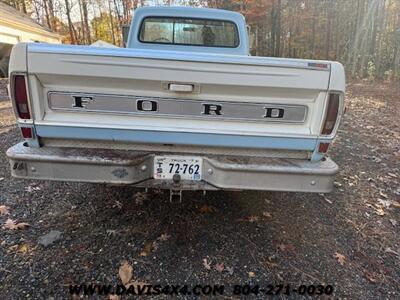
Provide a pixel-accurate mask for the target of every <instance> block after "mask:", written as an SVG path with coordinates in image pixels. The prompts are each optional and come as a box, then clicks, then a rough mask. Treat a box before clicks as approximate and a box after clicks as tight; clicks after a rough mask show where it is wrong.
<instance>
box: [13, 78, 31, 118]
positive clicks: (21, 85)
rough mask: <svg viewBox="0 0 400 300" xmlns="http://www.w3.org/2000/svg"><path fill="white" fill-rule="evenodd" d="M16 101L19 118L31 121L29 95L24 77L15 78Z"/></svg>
mask: <svg viewBox="0 0 400 300" xmlns="http://www.w3.org/2000/svg"><path fill="white" fill-rule="evenodd" d="M14 101H15V105H16V110H17V112H18V117H19V118H21V119H30V118H31V114H30V112H29V105H28V94H27V90H26V84H25V76H24V75H15V76H14Z"/></svg>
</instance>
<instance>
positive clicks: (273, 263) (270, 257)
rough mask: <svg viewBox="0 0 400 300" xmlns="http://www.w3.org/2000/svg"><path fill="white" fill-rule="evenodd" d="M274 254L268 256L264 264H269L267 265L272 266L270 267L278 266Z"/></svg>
mask: <svg viewBox="0 0 400 300" xmlns="http://www.w3.org/2000/svg"><path fill="white" fill-rule="evenodd" d="M273 259H274V258H273V256H268V258H267V259H266V260H264V262H263V263H264V264H265V265H266V266H267V267H270V268H276V267H277V266H278V264H276V263H275V262H273Z"/></svg>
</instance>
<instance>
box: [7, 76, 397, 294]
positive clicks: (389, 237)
mask: <svg viewBox="0 0 400 300" xmlns="http://www.w3.org/2000/svg"><path fill="white" fill-rule="evenodd" d="M399 95H400V86H398V85H397V86H395V85H388V84H384V83H365V82H357V83H352V84H350V85H349V86H348V94H347V100H346V101H347V106H348V110H347V113H346V115H345V117H344V119H343V122H342V126H341V128H340V131H339V136H338V138H337V139H336V141H335V143H334V146H333V147H332V148H331V150H330V155H331V156H332V157H333V159H334V160H335V161H336V162H337V163H338V164H339V166H340V173H339V174H338V176H337V178H336V182H335V190H334V192H333V193H331V194H326V195H322V194H306V193H281V192H268V193H266V192H212V193H211V192H210V193H207V194H206V195H205V196H203V194H202V193H197V192H195V193H186V194H185V195H184V203H183V204H182V205H176V204H170V203H169V201H168V196H169V195H168V193H159V192H149V193H147V194H146V193H144V192H143V191H141V190H138V189H134V188H118V187H109V186H106V185H96V184H79V183H54V182H42V181H28V180H16V179H12V178H11V177H10V175H9V174H10V172H9V165H8V163H7V160H6V158H5V151H6V150H7V148H8V147H10V146H11V145H13V144H14V143H16V142H18V141H19V140H20V137H19V134H18V131H17V130H16V128H15V125H14V124H13V123H14V119H13V117H12V112H11V108H10V104H9V102H5V101H3V102H0V205H5V206H7V207H9V214H8V215H6V214H3V215H0V223H2V224H4V223H5V222H6V221H7V219H8V218H11V219H13V220H18V221H19V222H27V223H29V224H30V227H29V228H26V229H20V230H10V229H7V228H0V298H1V299H70V298H71V296H70V295H69V289H68V287H69V285H70V284H82V283H88V284H89V283H99V284H111V285H118V284H121V278H120V275H119V268H120V266H121V264H122V262H123V261H127V263H128V264H129V265H131V266H132V267H133V277H134V279H135V280H137V281H140V282H145V283H149V284H179V285H183V284H188V285H195V284H211V285H214V284H221V285H222V284H223V285H225V286H226V288H227V290H229V287H232V286H233V285H235V284H242V285H243V284H245V283H249V284H251V285H260V287H266V286H267V285H268V284H273V285H275V284H290V286H291V287H298V286H299V285H301V284H305V285H318V284H323V285H332V286H333V287H334V292H333V296H330V297H325V298H331V297H332V298H336V299H337V298H341V299H400V207H399V202H400V183H399V181H400V179H399V178H400V169H399V168H400V143H399V141H400V130H399V119H400V118H399V116H400V99H399V97H400V96H399ZM50 231H57V234H58V235H60V236H59V237H58V239H56V240H55V241H53V242H52V243H51V244H50V245H48V246H44V245H43V236H44V235H45V234H47V233H49V232H50ZM53 233H54V232H53ZM60 233H61V234H60ZM259 297H264V296H260V295H259ZM299 297H300V296H299V295H298V294H296V293H291V295H290V296H285V295H280V296H278V298H282V299H286V298H290V299H296V298H299ZM99 298H100V299H104V297H103V298H102V297H99ZM182 298H185V297H184V296H182ZM186 298H191V297H190V296H187V297H186ZM225 298H231V296H230V294H229V293H227V295H225Z"/></svg>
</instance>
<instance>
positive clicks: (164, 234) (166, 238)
mask: <svg viewBox="0 0 400 300" xmlns="http://www.w3.org/2000/svg"><path fill="white" fill-rule="evenodd" d="M170 237H171V236H170V235H169V234H168V233H163V234H162V235H161V236H160V237H159V238H158V239H159V240H160V241H162V242H165V241H168V240H169V239H170Z"/></svg>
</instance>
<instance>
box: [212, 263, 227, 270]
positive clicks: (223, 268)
mask: <svg viewBox="0 0 400 300" xmlns="http://www.w3.org/2000/svg"><path fill="white" fill-rule="evenodd" d="M214 268H215V270H217V271H218V272H223V271H224V270H225V266H224V263H218V264H215V266H214Z"/></svg>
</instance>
